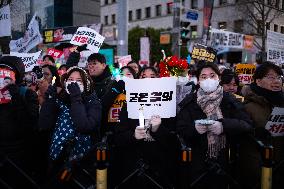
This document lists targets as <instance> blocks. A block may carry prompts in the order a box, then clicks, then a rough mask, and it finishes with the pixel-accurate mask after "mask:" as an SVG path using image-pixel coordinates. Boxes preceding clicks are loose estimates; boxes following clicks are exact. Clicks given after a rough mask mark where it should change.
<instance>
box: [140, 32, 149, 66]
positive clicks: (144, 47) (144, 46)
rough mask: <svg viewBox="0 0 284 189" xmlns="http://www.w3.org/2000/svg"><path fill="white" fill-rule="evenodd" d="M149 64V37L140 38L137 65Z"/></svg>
mask: <svg viewBox="0 0 284 189" xmlns="http://www.w3.org/2000/svg"><path fill="white" fill-rule="evenodd" d="M149 62H150V41H149V37H141V38H140V60H139V64H141V65H149Z"/></svg>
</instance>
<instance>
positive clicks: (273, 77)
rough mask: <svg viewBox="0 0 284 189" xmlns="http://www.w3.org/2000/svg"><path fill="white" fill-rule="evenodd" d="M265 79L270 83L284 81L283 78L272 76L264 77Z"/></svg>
mask: <svg viewBox="0 0 284 189" xmlns="http://www.w3.org/2000/svg"><path fill="white" fill-rule="evenodd" d="M264 77H265V78H267V79H268V80H270V81H275V80H276V81H282V79H283V76H271V75H267V76H264Z"/></svg>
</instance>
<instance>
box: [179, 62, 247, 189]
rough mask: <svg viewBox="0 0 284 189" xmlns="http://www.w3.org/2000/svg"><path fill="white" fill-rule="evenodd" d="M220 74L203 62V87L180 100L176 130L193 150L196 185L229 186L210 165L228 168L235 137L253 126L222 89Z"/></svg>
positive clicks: (200, 80) (199, 71) (199, 75)
mask: <svg viewBox="0 0 284 189" xmlns="http://www.w3.org/2000/svg"><path fill="white" fill-rule="evenodd" d="M219 77H220V73H219V70H218V67H217V66H216V65H215V64H210V63H208V64H203V65H200V67H199V68H198V69H197V78H198V84H199V86H200V88H199V89H198V90H197V92H194V93H191V94H190V95H189V96H187V97H186V98H185V99H184V100H183V101H182V102H181V103H180V107H181V110H180V113H179V115H178V116H177V132H178V134H179V135H180V136H181V137H182V138H183V139H184V141H185V142H186V144H187V145H188V146H189V147H191V149H192V152H193V153H192V162H191V175H189V176H188V178H189V179H190V183H192V182H194V181H196V180H198V178H199V177H201V178H200V180H199V181H198V182H197V183H196V184H195V186H194V187H193V188H220V189H221V188H224V189H225V188H227V182H228V180H227V179H226V178H225V177H224V175H222V174H219V172H214V171H212V170H211V171H210V170H209V169H210V168H212V166H220V168H221V169H223V170H224V171H227V168H228V167H226V164H227V163H228V162H227V160H226V159H227V157H226V150H227V149H228V147H229V146H231V145H234V143H233V142H232V141H233V139H237V138H238V136H239V135H242V134H245V133H247V132H249V131H250V130H251V127H252V126H251V120H250V119H249V117H248V115H247V114H246V112H245V111H244V107H243V106H242V104H241V103H240V102H239V101H237V100H236V99H235V98H234V97H233V96H232V95H231V94H230V93H227V92H224V91H223V87H222V86H220V84H219ZM207 171H209V172H207ZM206 172H207V174H206V176H202V175H203V174H205V173H206ZM221 172H222V171H221Z"/></svg>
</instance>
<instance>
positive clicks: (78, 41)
mask: <svg viewBox="0 0 284 189" xmlns="http://www.w3.org/2000/svg"><path fill="white" fill-rule="evenodd" d="M104 39H105V38H104V37H103V36H102V35H100V34H99V33H98V32H96V31H95V30H93V29H91V28H87V27H79V28H78V29H77V31H76V33H75V34H74V36H73V37H72V39H71V41H70V43H71V44H73V45H78V46H81V45H84V44H87V49H89V50H91V51H93V52H94V53H97V52H99V50H100V48H101V46H102V44H103V42H104Z"/></svg>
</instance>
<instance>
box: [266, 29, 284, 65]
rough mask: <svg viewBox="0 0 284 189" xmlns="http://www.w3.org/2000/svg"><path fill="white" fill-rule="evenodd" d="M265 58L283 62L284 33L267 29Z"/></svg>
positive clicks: (278, 62)
mask: <svg viewBox="0 0 284 189" xmlns="http://www.w3.org/2000/svg"><path fill="white" fill-rule="evenodd" d="M267 60H268V61H271V62H274V63H277V64H279V65H280V64H284V34H281V33H278V32H273V31H269V30H267Z"/></svg>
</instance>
